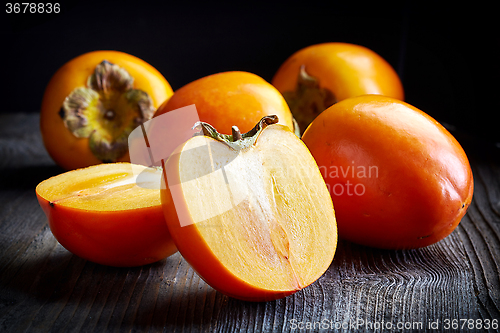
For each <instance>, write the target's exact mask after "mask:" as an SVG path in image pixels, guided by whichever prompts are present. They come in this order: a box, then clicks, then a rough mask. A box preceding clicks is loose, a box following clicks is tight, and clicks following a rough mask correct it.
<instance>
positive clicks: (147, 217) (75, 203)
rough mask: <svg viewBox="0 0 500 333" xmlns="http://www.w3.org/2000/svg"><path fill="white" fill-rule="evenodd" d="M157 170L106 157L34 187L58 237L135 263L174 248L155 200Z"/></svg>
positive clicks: (117, 262) (90, 252) (107, 261)
mask: <svg viewBox="0 0 500 333" xmlns="http://www.w3.org/2000/svg"><path fill="white" fill-rule="evenodd" d="M161 174H162V173H161V171H160V170H158V169H155V168H146V167H144V166H140V165H134V164H130V163H109V164H100V165H95V166H91V167H88V168H84V169H78V170H73V171H69V172H66V173H63V174H61V175H58V176H55V177H52V178H49V179H47V180H45V181H43V182H41V183H40V184H39V185H38V186H37V187H36V195H37V198H38V202H39V203H40V206H41V207H42V209H43V211H44V213H45V214H46V216H47V218H48V220H49V227H50V230H51V231H52V234H53V235H54V237H55V238H56V239H57V240H58V242H59V243H60V244H61V245H62V246H63V247H64V248H66V249H67V250H68V251H70V252H72V253H73V254H75V255H77V256H79V257H81V258H84V259H87V260H90V261H92V262H95V263H98V264H102V265H109V266H123V267H131V266H140V265H145V264H149V263H152V262H155V261H158V260H161V259H163V258H166V257H168V256H169V255H171V254H173V253H175V252H177V249H176V247H175V244H174V243H173V240H172V238H171V237H170V233H169V232H168V228H167V225H166V224H165V219H164V217H163V210H162V206H161V202H160V181H161Z"/></svg>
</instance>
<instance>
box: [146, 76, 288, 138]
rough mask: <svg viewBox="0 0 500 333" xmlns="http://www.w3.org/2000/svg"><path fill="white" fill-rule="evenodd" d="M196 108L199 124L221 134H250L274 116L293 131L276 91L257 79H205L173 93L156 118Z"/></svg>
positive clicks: (219, 77)
mask: <svg viewBox="0 0 500 333" xmlns="http://www.w3.org/2000/svg"><path fill="white" fill-rule="evenodd" d="M191 104H194V105H196V109H197V111H198V115H199V119H200V121H203V122H207V123H209V124H210V125H212V126H214V127H215V128H217V129H218V130H219V131H220V132H221V133H225V134H230V133H231V127H232V126H233V125H235V126H238V128H239V129H240V130H241V131H242V132H248V131H250V130H251V129H252V128H253V127H254V126H255V124H256V123H257V122H258V121H259V120H260V119H261V118H262V117H264V116H269V115H277V116H278V118H279V122H280V124H283V125H285V126H288V127H289V128H290V129H292V130H293V129H294V122H293V117H292V114H291V112H290V109H289V107H288V105H287V103H286V101H285V99H284V98H283V96H282V95H281V94H280V92H279V91H278V90H276V88H275V87H274V86H273V85H271V84H270V83H269V82H267V81H266V80H264V79H263V78H261V77H260V76H258V75H255V74H252V73H248V72H239V71H234V72H223V73H217V74H212V75H209V76H205V77H203V78H201V79H198V80H195V81H193V82H190V83H188V84H186V85H185V86H183V87H181V88H180V89H178V90H176V91H175V93H174V95H173V96H172V97H171V98H170V99H169V100H167V101H166V102H165V103H163V104H162V105H161V106H160V107H159V108H158V111H157V112H156V114H155V116H160V115H162V114H164V113H166V112H170V111H173V110H176V109H179V108H181V107H185V106H188V105H191Z"/></svg>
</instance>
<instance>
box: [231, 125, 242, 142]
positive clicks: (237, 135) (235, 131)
mask: <svg viewBox="0 0 500 333" xmlns="http://www.w3.org/2000/svg"><path fill="white" fill-rule="evenodd" d="M231 130H232V132H233V142H235V141H238V140H241V139H242V136H241V132H240V129H239V128H238V126H233V127H231Z"/></svg>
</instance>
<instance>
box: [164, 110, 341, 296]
mask: <svg viewBox="0 0 500 333" xmlns="http://www.w3.org/2000/svg"><path fill="white" fill-rule="evenodd" d="M275 122H277V119H276V117H275V116H274V117H265V118H263V119H262V120H261V121H260V122H259V123H258V125H257V126H256V127H255V128H254V129H253V130H252V131H250V132H248V133H246V134H243V135H242V134H240V132H239V131H238V130H237V129H236V128H235V129H234V130H233V135H222V134H219V133H218V132H217V131H216V130H215V129H214V128H213V127H212V126H210V125H208V124H206V123H201V124H200V126H201V127H202V129H203V132H204V134H205V135H204V136H195V137H193V138H192V139H189V140H188V141H187V142H186V143H185V144H183V145H182V146H181V147H179V149H178V150H177V152H176V153H174V154H173V155H171V157H170V158H169V159H168V161H167V163H166V165H165V168H164V178H163V179H165V180H166V183H162V186H163V187H162V189H161V199H162V200H161V201H162V204H163V208H164V212H165V218H166V221H167V225H168V227H169V230H170V233H171V235H172V238H173V239H174V241H175V243H176V245H177V247H178V249H179V251H180V253H181V254H182V256H183V257H184V258H185V259H186V260H187V261H188V262H189V263H190V264H191V266H192V267H193V269H194V270H195V271H196V272H198V274H199V275H200V276H201V277H202V278H203V279H204V280H205V281H206V282H207V283H208V284H209V285H211V286H212V287H213V288H215V289H216V290H218V291H220V292H222V293H224V294H226V295H229V296H232V297H235V298H238V299H242V300H249V301H268V300H273V299H277V298H281V297H285V296H287V295H290V294H293V293H294V292H296V291H298V290H301V289H302V288H305V287H306V286H308V285H310V284H311V283H313V282H314V281H316V280H317V279H318V278H319V277H320V276H321V275H322V274H323V273H324V272H325V271H326V269H327V268H328V267H329V266H330V263H331V261H332V259H333V256H334V253H335V249H336V245H337V229H336V222H335V213H334V209H333V205H332V200H331V198H330V195H329V193H328V190H327V188H326V186H325V183H324V181H323V178H322V177H321V174H320V172H319V170H318V167H317V165H316V162H315V161H314V159H313V158H312V156H311V154H310V153H309V151H308V150H307V148H306V147H305V145H304V144H303V143H302V141H301V140H300V139H299V138H298V137H297V136H296V135H295V134H294V133H293V132H291V131H290V129H289V128H288V127H286V126H283V125H279V124H274V123H275Z"/></svg>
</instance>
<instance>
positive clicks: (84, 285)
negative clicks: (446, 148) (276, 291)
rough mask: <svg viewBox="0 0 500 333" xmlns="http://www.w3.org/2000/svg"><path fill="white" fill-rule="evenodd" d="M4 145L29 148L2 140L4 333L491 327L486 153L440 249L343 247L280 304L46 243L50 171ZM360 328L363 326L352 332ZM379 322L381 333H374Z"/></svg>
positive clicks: (497, 309)
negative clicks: (464, 207)
mask: <svg viewBox="0 0 500 333" xmlns="http://www.w3.org/2000/svg"><path fill="white" fill-rule="evenodd" d="M23 117H27V116H26V115H22V116H21V118H22V119H24V121H25V123H26V124H31V125H29V126H27V128H28V129H27V130H26V131H31V132H33V133H35V132H36V131H37V128H35V127H34V124H36V123H37V121H36V119H37V118H36V117H37V116H36V115H33V116H31V117H32V119H31V120H27V118H23ZM28 118H29V117H28ZM11 119H12V118H11ZM33 119H35V120H33ZM0 132H1V126H0ZM33 135H35V136H36V135H38V137H39V133H38V134H33ZM2 139H4V140H7V141H9V142H11V143H12V142H14V141H16V140H18V141H21V142H26V141H30V140H32V139H29V138H28V139H26V137H23V136H20V137H10V136H5V135H4V136H3V137H2V136H0V160H5V159H8V158H10V157H12V156H24V155H28V156H25V157H23V158H21V159H20V160H19V161H16V162H14V161H11V162H8V164H3V165H0V168H3V169H1V170H0V171H2V172H1V173H0V184H1V187H0V272H1V275H0V331H2V332H49V331H50V332H123V331H127V332H130V331H133V332H271V331H275V332H294V331H300V330H298V329H297V330H294V327H296V326H297V325H299V323H302V324H304V325H305V324H306V323H311V324H312V325H315V327H314V328H313V329H312V330H310V331H312V332H323V331H325V332H326V331H330V328H333V329H334V331H339V332H356V331H367V332H384V331H391V332H395V331H403V332H405V331H408V332H410V331H412V332H418V331H422V332H424V331H429V324H430V323H432V322H435V321H436V320H439V327H438V328H439V329H437V330H434V331H436V332H453V331H458V330H446V329H445V327H444V321H445V320H446V319H449V320H453V319H456V320H460V319H474V320H477V319H479V320H483V321H484V320H488V319H489V320H492V319H497V320H499V319H500V214H499V212H500V162H499V161H498V160H496V159H494V158H491V157H492V154H495V153H498V150H495V148H494V147H493V149H489V150H484V149H477V150H476V153H475V154H471V161H472V165H473V171H474V176H475V193H474V199H473V203H472V205H471V207H470V208H469V211H468V213H467V215H466V217H465V218H464V219H463V220H462V222H461V224H460V226H459V227H458V228H457V230H456V231H455V232H453V233H452V235H450V236H449V237H448V238H446V239H445V240H443V241H441V242H439V243H437V244H435V245H432V246H429V247H427V248H424V249H417V250H408V251H386V250H377V249H371V248H366V247H362V246H358V245H355V244H352V243H349V242H347V241H342V240H341V241H340V242H339V247H338V250H337V253H336V255H335V259H334V261H333V263H332V265H331V266H330V268H329V269H328V271H327V272H326V273H325V274H324V276H322V277H321V278H320V279H319V280H318V281H316V282H315V283H314V284H312V285H311V286H309V287H308V288H306V289H304V290H302V291H300V292H298V293H296V294H294V295H292V296H290V297H287V298H285V299H281V300H277V301H273V302H266V303H251V302H243V301H239V300H235V299H232V298H229V297H227V296H224V295H222V294H220V293H218V292H216V291H214V290H213V289H212V288H210V287H209V286H208V285H207V284H206V283H205V282H204V281H203V280H201V279H200V278H199V277H198V276H197V275H196V273H195V272H194V271H193V270H192V269H191V268H190V267H189V265H188V264H187V263H186V262H185V260H184V259H183V258H182V257H181V256H180V254H175V255H173V256H171V257H169V258H167V259H165V260H162V261H160V262H157V263H154V264H151V265H147V266H143V267H136V268H114V267H106V266H101V265H97V264H94V263H91V262H87V261H85V260H83V259H80V258H78V257H76V256H74V255H72V254H71V253H69V252H68V251H66V250H65V249H64V248H63V247H62V246H61V245H60V244H58V243H57V241H56V240H55V239H54V237H53V236H52V234H51V232H50V229H49V228H48V225H47V221H46V218H45V217H44V215H43V212H42V211H41V209H40V208H39V206H38V203H37V201H36V197H35V194H34V188H35V186H36V184H37V183H38V182H39V181H41V180H43V179H45V178H48V177H50V176H51V175H55V174H57V173H59V172H61V169H59V168H57V167H55V166H54V165H53V164H51V162H50V161H49V162H47V160H43V161H45V162H43V161H42V162H43V163H41V164H40V165H37V163H38V162H37V161H34V160H33V159H35V160H36V159H37V158H38V157H37V158H33V159H32V158H30V157H29V156H31V154H33V152H32V151H30V150H26V149H25V148H20V149H19V151H16V150H15V149H14V150H11V149H4V148H5V147H3V148H2V147H1V144H2V142H5V141H1V140H2ZM14 146H16V145H13V147H14ZM18 146H19V147H25V146H23V145H22V144H20V145H18ZM481 147H482V148H484V147H483V146H481ZM36 156H38V155H36ZM45 158H48V156H47V155H45ZM13 165H17V167H15V168H14V167H13ZM361 320H363V321H364V323H365V324H364V325H359V326H357V325H356V323H360V321H361ZM366 323H368V324H366ZM370 323H371V324H370ZM382 323H385V326H384V327H385V328H386V329H376V328H377V327H378V326H377V325H382ZM398 323H399V325H403V329H399V330H398V327H397V325H398ZM460 324H461V323H460ZM370 325H371V326H370ZM387 325H392V329H387V328H388V326H387ZM405 325H406V327H404V326H405ZM335 328H337V329H335ZM472 331H474V330H472ZM477 331H484V330H477ZM489 331H490V332H494V331H497V330H493V329H490V330H489Z"/></svg>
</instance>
